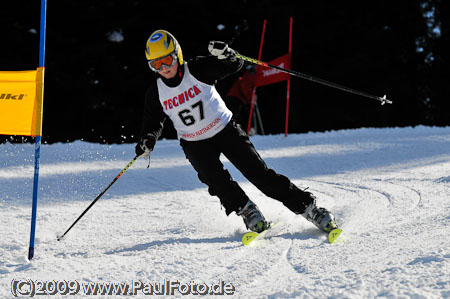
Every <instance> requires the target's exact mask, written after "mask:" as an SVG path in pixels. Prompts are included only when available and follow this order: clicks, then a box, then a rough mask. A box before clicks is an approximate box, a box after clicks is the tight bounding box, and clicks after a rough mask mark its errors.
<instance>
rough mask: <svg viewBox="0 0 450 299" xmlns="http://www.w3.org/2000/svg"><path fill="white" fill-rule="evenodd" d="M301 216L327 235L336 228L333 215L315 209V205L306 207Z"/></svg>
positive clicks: (324, 210) (322, 209)
mask: <svg viewBox="0 0 450 299" xmlns="http://www.w3.org/2000/svg"><path fill="white" fill-rule="evenodd" d="M302 216H303V217H305V218H306V220H308V221H310V222H312V223H313V224H314V225H315V226H317V227H318V228H319V229H320V230H323V231H324V232H327V233H329V232H331V231H332V230H333V229H336V228H338V225H337V223H336V220H335V218H334V216H333V214H331V213H330V211H328V210H327V209H325V208H319V207H317V206H316V204H315V203H312V204H310V205H309V206H307V207H306V210H305V212H304V213H303V214H302Z"/></svg>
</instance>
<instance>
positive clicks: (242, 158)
mask: <svg viewBox="0 0 450 299" xmlns="http://www.w3.org/2000/svg"><path fill="white" fill-rule="evenodd" d="M180 144H181V146H182V148H183V150H184V153H185V155H186V158H187V159H188V160H189V161H190V162H191V164H192V166H193V167H194V169H195V170H196V171H197V174H198V177H199V179H200V181H202V182H203V183H205V184H206V185H208V191H209V193H210V194H211V195H213V196H218V197H219V199H220V201H221V204H222V205H223V207H224V208H225V212H226V214H227V215H229V214H231V213H232V212H233V211H235V212H237V211H239V210H240V208H242V207H243V206H244V205H245V204H246V203H247V201H248V199H249V198H248V196H247V195H246V194H245V192H244V190H242V188H241V187H240V186H239V185H238V184H237V183H236V182H235V181H234V180H233V179H232V177H231V176H230V173H229V172H228V171H227V170H226V169H224V166H223V164H222V162H221V161H220V159H219V157H220V154H224V155H225V157H227V158H228V160H229V161H230V162H231V163H232V164H233V165H234V166H235V167H236V168H237V169H238V170H239V171H240V172H241V173H242V174H243V175H244V176H245V177H246V178H247V179H248V180H249V181H250V182H251V183H252V184H253V185H255V186H256V187H257V188H258V189H259V190H261V191H262V192H263V193H264V194H265V195H266V196H269V197H271V198H274V199H276V200H279V201H281V202H282V203H283V204H284V205H285V206H286V207H287V208H289V209H290V210H291V211H292V212H294V213H296V214H302V213H303V212H304V211H305V208H306V206H308V205H309V204H311V203H313V202H314V201H315V199H314V197H313V196H312V195H311V193H310V192H305V191H302V190H300V189H299V188H297V187H296V186H295V185H294V184H293V183H292V182H291V181H290V180H289V179H288V178H287V177H286V176H284V175H281V174H278V173H276V172H275V171H274V170H272V169H269V168H268V167H267V165H266V163H265V162H264V161H263V159H262V158H261V157H260V155H259V154H258V152H257V151H256V149H255V147H254V146H253V144H252V143H251V141H250V140H249V138H248V136H247V134H246V133H245V132H244V131H243V130H242V129H241V127H240V126H239V125H237V124H236V123H235V121H234V120H231V121H230V122H229V123H228V125H227V126H226V127H225V128H224V129H223V130H222V131H221V132H219V133H218V134H217V135H215V136H214V137H211V138H209V139H205V140H200V141H186V140H183V139H181V140H180Z"/></svg>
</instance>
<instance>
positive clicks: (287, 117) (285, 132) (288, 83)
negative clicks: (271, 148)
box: [284, 17, 292, 137]
mask: <svg viewBox="0 0 450 299" xmlns="http://www.w3.org/2000/svg"><path fill="white" fill-rule="evenodd" d="M291 56H292V17H291V18H290V22H289V64H290V63H291ZM291 67H292V66H291ZM290 90H291V76H289V78H288V80H287V95H286V125H285V128H284V136H285V137H287V135H288V123H289V97H290Z"/></svg>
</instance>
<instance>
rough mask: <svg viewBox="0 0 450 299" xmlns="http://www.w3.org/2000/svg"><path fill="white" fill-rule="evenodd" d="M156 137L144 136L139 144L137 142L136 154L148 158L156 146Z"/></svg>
mask: <svg viewBox="0 0 450 299" xmlns="http://www.w3.org/2000/svg"><path fill="white" fill-rule="evenodd" d="M155 143H156V138H155V136H153V135H150V134H148V135H146V136H144V137H142V138H141V139H140V140H139V142H138V144H136V148H135V152H136V156H138V157H142V158H146V157H148V156H150V152H151V151H152V150H153V148H154V147H155Z"/></svg>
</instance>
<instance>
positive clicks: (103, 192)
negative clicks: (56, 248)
mask: <svg viewBox="0 0 450 299" xmlns="http://www.w3.org/2000/svg"><path fill="white" fill-rule="evenodd" d="M137 158H138V156H136V157H134V158H133V160H131V162H130V163H128V165H127V166H125V168H124V169H122V171H121V172H120V173H119V174H118V175H117V176H116V177H115V178H114V180H113V181H112V182H111V183H110V184H109V185H108V187H106V188H105V190H103V191H102V193H100V194H99V195H98V196H97V197H96V198H95V199H94V201H93V202H91V204H90V205H89V206H88V207H87V208H86V210H84V212H83V213H81V215H80V216H79V217H78V218H77V220H75V222H74V223H72V225H71V226H70V227H69V228H68V229H67V230H66V232H65V233H64V234H62V235H61V236H57V237H56V240H58V241H61V239H62V238H64V236H65V235H66V234H67V233H68V232H69V231H70V230H71V229H72V227H74V226H75V224H76V223H77V222H78V221H79V220H80V219H81V218H82V217H83V216H84V214H86V212H87V211H89V209H90V208H91V207H92V206H93V205H94V204H95V203H96V202H97V200H99V199H100V197H102V196H103V194H105V193H106V191H108V189H109V188H110V187H111V186H112V185H113V184H114V183H115V182H116V181H117V180H118V179H119V178H120V177H121V176H122V174H124V173H125V171H127V170H128V168H130V166H131V165H133V163H134V162H135V161H136V159H137Z"/></svg>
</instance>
